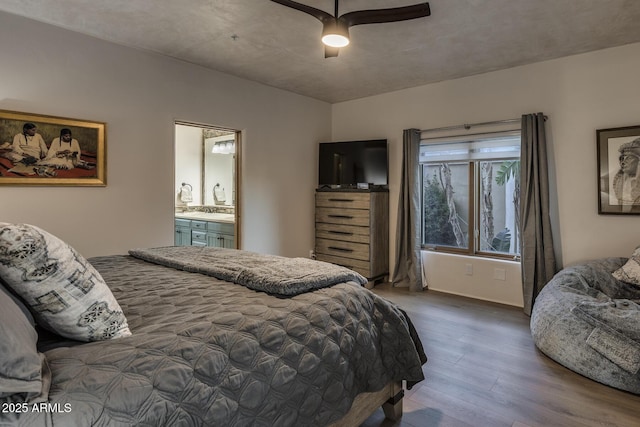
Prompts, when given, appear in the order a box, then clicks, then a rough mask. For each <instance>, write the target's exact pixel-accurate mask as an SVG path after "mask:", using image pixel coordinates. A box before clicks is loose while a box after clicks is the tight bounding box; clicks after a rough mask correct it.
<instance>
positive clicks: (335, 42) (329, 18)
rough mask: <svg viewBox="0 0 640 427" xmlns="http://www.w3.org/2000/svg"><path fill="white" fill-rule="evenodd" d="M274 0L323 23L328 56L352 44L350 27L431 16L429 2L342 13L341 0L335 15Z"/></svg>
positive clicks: (290, 2)
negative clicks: (350, 41) (340, 13)
mask: <svg viewBox="0 0 640 427" xmlns="http://www.w3.org/2000/svg"><path fill="white" fill-rule="evenodd" d="M271 1H272V2H274V3H279V4H281V5H283V6H287V7H290V8H292V9H296V10H299V11H301V12H304V13H307V14H309V15H311V16H313V17H314V18H317V19H319V20H320V22H322V43H324V45H325V48H324V57H325V58H329V57H333V56H338V52H339V50H340V48H341V47H345V46H346V45H348V44H349V27H352V26H354V25H361V24H381V23H384V22H396V21H408V20H409V19H416V18H424V17H425V16H429V15H431V9H430V8H429V3H419V4H415V5H412V6H402V7H392V8H388V9H371V10H358V11H354V12H348V13H345V14H344V15H342V16H338V0H335V13H334V14H333V15H331V14H329V13H327V12H325V11H324V10H320V9H316V8H315V7H311V6H307V5H305V4H301V3H298V2H295V1H291V0H271Z"/></svg>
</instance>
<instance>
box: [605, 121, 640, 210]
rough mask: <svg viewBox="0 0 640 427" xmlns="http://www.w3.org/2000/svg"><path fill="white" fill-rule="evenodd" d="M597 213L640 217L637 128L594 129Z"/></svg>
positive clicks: (639, 133) (639, 161) (639, 134)
mask: <svg viewBox="0 0 640 427" xmlns="http://www.w3.org/2000/svg"><path fill="white" fill-rule="evenodd" d="M596 141H597V153H598V214H613V215H640V125H638V126H627V127H620V128H610V129H598V130H596Z"/></svg>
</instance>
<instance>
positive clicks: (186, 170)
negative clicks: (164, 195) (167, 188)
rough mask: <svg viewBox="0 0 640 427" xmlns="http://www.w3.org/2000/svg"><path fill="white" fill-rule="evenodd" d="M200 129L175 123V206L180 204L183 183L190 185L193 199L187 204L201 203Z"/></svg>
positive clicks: (201, 139) (195, 204)
mask: <svg viewBox="0 0 640 427" xmlns="http://www.w3.org/2000/svg"><path fill="white" fill-rule="evenodd" d="M202 141H203V138H202V129H201V128H198V127H195V126H185V125H176V128H175V148H174V156H175V170H174V181H175V184H174V185H175V190H174V194H175V195H176V206H181V205H182V202H181V201H180V188H181V187H182V184H183V183H186V184H189V185H191V190H192V191H191V197H192V198H193V201H191V202H189V203H187V205H188V206H198V205H202V200H201V199H202V194H201V191H200V187H201V186H202Z"/></svg>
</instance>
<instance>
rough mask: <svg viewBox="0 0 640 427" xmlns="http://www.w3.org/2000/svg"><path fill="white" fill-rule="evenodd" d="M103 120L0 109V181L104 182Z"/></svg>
mask: <svg viewBox="0 0 640 427" xmlns="http://www.w3.org/2000/svg"><path fill="white" fill-rule="evenodd" d="M105 127H106V125H105V123H101V122H90V121H85V120H78V119H69V118H64V117H54V116H42V115H37V114H31V113H21V112H17V111H5V110H0V185H70V186H105V185H106V183H107V182H106V159H105V155H106V147H105V144H106V135H105V132H106V130H105Z"/></svg>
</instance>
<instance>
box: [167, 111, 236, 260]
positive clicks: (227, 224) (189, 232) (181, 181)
mask: <svg viewBox="0 0 640 427" xmlns="http://www.w3.org/2000/svg"><path fill="white" fill-rule="evenodd" d="M240 136H241V132H240V131H238V130H234V129H226V128H221V127H216V126H208V125H202V124H195V123H188V122H178V121H177V122H175V146H174V159H175V164H174V181H175V182H174V187H175V188H174V195H175V199H174V217H175V218H174V243H175V244H176V245H180V246H188V245H191V246H215V247H224V248H235V249H237V248H239V247H240V224H239V203H238V201H239V194H240V186H239V182H240V180H239V175H240V174H239V165H240V152H241V139H240Z"/></svg>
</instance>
